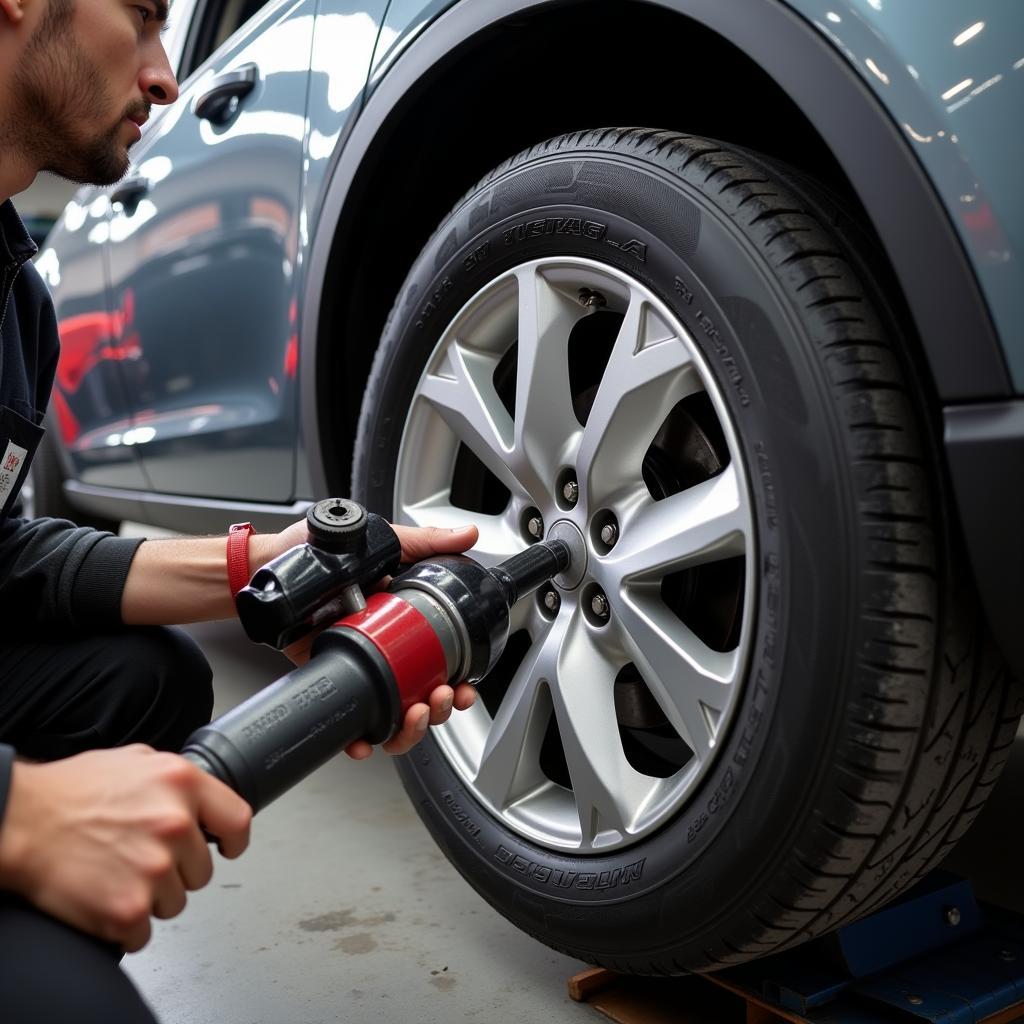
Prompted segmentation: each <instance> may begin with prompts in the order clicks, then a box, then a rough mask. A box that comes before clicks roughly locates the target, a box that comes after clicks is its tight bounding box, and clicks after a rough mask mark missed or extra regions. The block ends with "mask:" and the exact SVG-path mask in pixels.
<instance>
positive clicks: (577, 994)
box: [569, 967, 620, 1003]
mask: <svg viewBox="0 0 1024 1024" xmlns="http://www.w3.org/2000/svg"><path fill="white" fill-rule="evenodd" d="M619 977H620V975H618V974H616V973H615V972H614V971H609V970H608V969H607V968H605V967H591V968H590V969H589V970H586V971H580V973H579V974H574V975H573V976H572V977H571V978H570V979H569V998H570V999H574V1000H576V1002H577V1003H584V1002H586V1001H587V1000H588V999H589V998H590V997H591V996H592V995H595V994H596V993H598V992H600V991H601V989H604V988H607V987H608V986H609V985H612V984H614V983H615V981H616V980H617V979H618V978H619Z"/></svg>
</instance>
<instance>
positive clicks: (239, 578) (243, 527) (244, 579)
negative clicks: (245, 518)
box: [228, 523, 256, 597]
mask: <svg viewBox="0 0 1024 1024" xmlns="http://www.w3.org/2000/svg"><path fill="white" fill-rule="evenodd" d="M255 532H256V531H255V530H254V529H253V526H252V523H235V524H234V525H233V526H232V527H231V529H229V530H228V586H229V587H230V588H231V596H232V597H234V596H235V594H237V593H238V592H239V591H240V590H241V589H242V587H244V586H245V585H246V584H247V583H248V582H249V534H250V533H255Z"/></svg>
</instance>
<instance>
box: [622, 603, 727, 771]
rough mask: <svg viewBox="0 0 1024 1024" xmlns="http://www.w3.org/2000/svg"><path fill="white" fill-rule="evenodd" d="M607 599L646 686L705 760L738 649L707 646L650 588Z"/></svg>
mask: <svg viewBox="0 0 1024 1024" xmlns="http://www.w3.org/2000/svg"><path fill="white" fill-rule="evenodd" d="M608 597H609V601H610V603H611V607H612V615H613V616H614V620H615V621H616V622H617V624H618V626H619V628H620V632H621V633H622V634H623V644H624V646H625V647H626V649H627V650H628V651H629V653H630V657H631V659H632V661H633V663H634V664H635V665H636V666H637V668H638V669H639V671H640V675H641V676H643V679H644V682H645V683H646V684H647V688H648V689H649V690H650V691H651V694H652V696H653V697H654V699H655V700H656V701H657V702H658V704H659V705H660V706H661V709H662V711H663V712H664V713H665V716H666V718H668V720H669V723H670V724H671V726H672V728H674V729H675V730H676V732H678V733H679V735H680V736H681V737H682V738H683V739H684V740H685V741H686V743H687V744H688V745H689V746H690V749H691V750H693V752H694V754H695V755H696V757H697V758H698V761H699V762H700V763H703V762H704V761H705V760H706V759H707V758H708V757H709V756H710V754H711V750H712V748H713V746H714V743H715V738H716V733H717V728H718V723H719V721H720V719H721V716H722V714H723V712H724V710H725V708H726V706H727V704H728V701H729V697H730V695H731V693H732V688H733V686H734V684H735V681H736V672H737V666H738V654H737V652H736V651H724V652H723V651H715V650H712V649H711V648H710V647H708V646H707V644H705V643H704V642H703V641H701V640H700V639H699V638H698V637H697V636H696V635H695V634H694V633H693V631H692V630H690V629H688V628H687V627H686V626H685V625H684V624H683V623H682V622H680V621H679V619H677V618H676V616H674V615H673V614H672V612H671V611H669V609H668V608H667V607H666V606H665V605H664V603H663V602H662V601H661V599H660V595H659V594H658V592H657V590H655V589H654V588H648V587H643V588H637V592H625V593H621V592H620V593H617V594H615V593H609V595H608Z"/></svg>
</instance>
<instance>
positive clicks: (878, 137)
mask: <svg viewBox="0 0 1024 1024" xmlns="http://www.w3.org/2000/svg"><path fill="white" fill-rule="evenodd" d="M740 6H742V12H741V11H740V10H739V7H740ZM497 7H498V5H490V4H487V5H484V4H475V3H472V2H470V0H463V2H461V3H458V4H456V5H454V6H453V7H452V8H450V9H449V10H448V11H447V12H446V13H445V14H444V15H442V16H441V17H439V18H438V19H437V20H435V21H434V22H433V23H432V24H431V25H430V26H428V27H427V28H426V29H425V30H424V31H423V32H422V33H421V34H420V35H419V36H418V37H417V38H415V39H414V40H413V41H412V43H411V44H410V45H409V46H407V47H406V48H405V49H404V51H403V52H402V54H401V55H400V56H399V57H398V58H397V59H396V60H395V61H394V63H393V64H392V65H391V67H390V69H389V70H388V72H387V73H386V74H385V75H384V76H383V77H382V78H381V80H380V81H379V82H378V83H377V84H376V86H375V88H374V89H373V91H372V92H371V93H370V95H369V98H368V99H367V101H366V104H365V107H364V109H363V111H362V113H361V114H360V116H359V118H358V119H357V120H356V121H355V123H354V124H353V126H352V129H351V131H350V133H349V134H348V137H347V139H346V140H345V142H344V145H342V146H340V147H339V149H338V152H337V153H336V156H335V158H334V166H333V167H332V170H331V173H330V174H329V176H328V179H327V180H328V182H329V184H328V185H327V187H326V189H325V190H324V193H323V195H322V197H321V198H320V200H319V201H318V202H317V203H316V205H315V206H314V208H313V209H312V210H311V211H310V221H311V223H313V224H315V225H316V229H315V233H314V235H313V239H312V242H311V246H310V252H309V258H308V261H307V268H306V281H307V285H306V289H305V297H304V304H303V323H304V325H305V326H304V336H305V339H306V342H305V344H306V347H307V351H306V353H304V358H303V360H302V367H301V371H300V372H301V374H302V380H301V384H302V393H303V395H305V396H307V397H306V401H304V402H303V432H304V438H305V444H306V449H307V455H308V459H309V469H310V475H311V479H312V484H313V487H314V489H315V491H316V493H328V492H333V491H339V488H340V489H341V490H344V489H345V488H346V487H347V486H348V484H349V473H350V467H351V449H352V443H353V440H354V438H355V428H356V421H357V418H358V413H359V404H360V400H361V397H362V393H363V388H364V385H365V382H366V378H367V376H368V374H369V369H370V364H371V362H372V359H373V355H374V352H375V349H376V339H377V338H378V337H379V335H380V333H381V330H382V328H383V326H384V323H385V321H386V318H387V315H388V312H389V311H390V308H391V305H392V303H393V301H394V298H395V296H396V294H397V292H398V289H399V287H400V285H401V282H402V280H403V279H404V277H405V274H406V272H407V271H408V268H409V266H411V264H412V262H413V261H414V260H415V258H416V255H417V254H418V253H419V251H420V249H421V248H422V247H423V245H424V244H425V242H426V240H427V239H428V238H429V237H430V235H431V233H432V232H433V230H434V229H435V227H436V225H437V224H438V223H439V222H440V221H441V219H442V218H443V217H444V216H445V214H446V213H447V212H448V210H449V209H450V208H451V207H452V206H453V205H454V204H455V203H456V202H457V201H458V200H459V198H460V197H461V196H462V195H463V194H464V192H465V191H466V190H467V189H468V188H470V187H472V185H473V184H474V182H476V181H477V180H478V179H479V178H480V177H482V176H483V175H484V174H486V173H487V172H488V171H489V170H490V169H491V168H493V167H494V166H496V165H498V164H500V163H501V162H502V161H503V160H505V159H507V158H509V157H511V156H513V155H514V154H515V153H517V152H519V151H520V150H521V149H524V148H526V147H527V146H529V145H531V144H533V143H536V142H540V141H542V140H543V139H545V138H548V137H551V136H554V135H557V134H560V133H563V132H568V131H573V130H577V129H579V130H583V129H587V128H594V127H601V126H611V125H615V124H644V125H646V126H649V127H656V128H667V129H675V130H686V131H688V132H693V133H695V134H708V135H711V136H713V137H717V138H722V139H724V140H726V141H728V142H731V143H733V144H738V145H742V146H746V147H748V148H751V149H757V150H760V151H762V152H766V153H768V154H770V155H774V156H776V157H780V158H782V159H784V160H787V161H788V162H790V163H791V164H794V165H795V166H797V167H798V168H799V169H800V170H802V171H805V172H807V173H810V174H812V175H814V176H815V177H817V178H819V179H820V180H822V181H824V182H825V183H826V184H827V185H829V186H830V187H831V188H832V189H834V190H835V191H837V192H839V193H840V194H841V195H843V196H844V198H845V199H846V200H847V201H848V202H850V203H852V204H854V205H855V206H856V207H859V212H861V213H862V214H863V218H864V221H865V223H866V225H867V226H868V227H869V228H870V229H872V230H873V231H874V233H875V234H876V236H877V238H878V240H879V241H880V243H881V248H882V250H883V251H884V253H885V254H886V256H887V257H888V260H889V267H888V268H885V269H886V271H887V274H883V277H885V276H888V277H889V278H890V281H891V287H890V288H889V291H890V294H889V296H888V297H889V299H890V301H892V302H893V304H894V306H895V307H896V309H897V313H898V314H902V318H903V320H904V326H905V328H906V329H907V331H908V333H909V334H910V335H911V336H912V338H913V343H914V344H919V345H920V347H921V349H922V350H923V352H924V353H925V356H926V359H927V363H928V367H929V369H930V372H931V378H932V379H931V383H932V385H933V386H934V389H935V392H936V393H937V395H938V396H939V398H940V399H941V400H942V401H943V402H953V401H969V400H980V399H983V398H990V397H995V396H1000V395H1008V394H1009V393H1010V386H1009V382H1008V377H1007V373H1006V368H1005V364H1004V361H1003V357H1002V354H1001V351H1000V348H999V345H998V341H997V339H996V336H995V333H994V330H993V327H992V324H991V320H990V317H989V314H988V310H987V308H986V306H985V303H984V300H983V299H982V297H981V293H980V290H979V288H978V285H977V282H976V280H975V278H974V275H973V272H972V270H971V268H970V265H969V263H968V261H967V259H966V256H965V254H964V252H963V249H962V247H961V244H960V242H959V240H958V238H957V236H956V234H955V232H954V230H953V228H952V226H951V225H950V223H949V220H948V217H947V214H946V212H945V210H944V209H943V207H942V205H941V203H940V202H939V199H938V197H937V196H936V194H935V192H934V190H933V188H932V186H931V184H930V183H929V181H928V179H927V178H926V176H925V175H924V172H923V171H922V169H921V167H920V165H919V164H918V162H917V160H916V158H915V156H914V154H913V153H912V151H911V150H910V149H909V147H908V145H907V143H906V141H905V139H904V138H903V137H902V135H901V133H900V131H899V130H898V128H897V126H896V125H894V123H893V122H892V120H891V119H890V118H889V116H888V115H887V113H886V112H885V111H884V109H883V108H882V107H881V106H880V105H879V103H878V100H877V99H876V98H875V97H874V96H873V95H872V93H871V92H870V90H869V89H868V88H867V86H866V85H865V84H864V83H863V82H862V81H861V79H860V78H859V76H858V75H857V74H856V72H855V71H854V70H853V69H852V68H851V67H850V65H849V64H848V62H847V61H846V60H845V59H844V58H843V57H842V56H841V55H840V54H839V53H838V52H837V51H836V50H835V49H834V48H833V47H832V46H831V45H830V44H829V43H828V41H827V40H826V39H824V37H822V36H821V35H820V34H819V33H818V32H817V31H816V30H814V29H813V28H812V27H811V26H810V25H809V24H808V23H807V22H806V21H804V20H803V19H802V18H800V17H799V16H798V15H796V14H794V13H793V12H792V11H791V10H790V9H789V8H787V7H785V6H784V5H783V4H782V3H780V2H779V0H748V2H747V3H744V4H743V5H730V4H719V3H717V2H716V0H614V2H609V3H605V4H601V5H600V6H599V7H598V6H597V5H587V4H585V3H584V2H582V0H565V2H551V0H506V2H505V3H504V4H502V5H500V7H501V11H500V13H499V11H498V10H497ZM613 33H614V34H613ZM609 40H612V42H609ZM723 67H727V71H725V72H723V70H722V69H723ZM726 73H727V74H728V75H729V77H730V82H729V83H728V86H725V85H724V83H723V82H722V75H723V74H726ZM796 154H798V156H797V158H796V159H794V155H796ZM908 228H909V230H908ZM922 252H927V253H928V254H929V258H928V260H927V261H922V260H921V259H920V254H921V253H922ZM965 338H970V339H971V343H970V345H969V346H968V345H967V344H965V343H964V342H963V340H962V339H965ZM338 339H341V341H340V342H339V341H338ZM310 398H312V400H310ZM339 493H340V491H339Z"/></svg>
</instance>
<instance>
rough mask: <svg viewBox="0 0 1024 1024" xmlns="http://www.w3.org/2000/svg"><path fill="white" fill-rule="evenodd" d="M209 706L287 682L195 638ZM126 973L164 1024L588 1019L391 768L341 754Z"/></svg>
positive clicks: (258, 829) (230, 633)
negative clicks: (205, 668) (464, 874)
mask: <svg viewBox="0 0 1024 1024" xmlns="http://www.w3.org/2000/svg"><path fill="white" fill-rule="evenodd" d="M192 632H193V635H194V636H195V637H196V638H197V640H198V641H199V642H200V644H201V645H202V647H203V648H204V650H205V651H206V653H207V656H208V657H209V658H210V661H211V663H212V665H213V667H214V679H215V682H216V690H217V711H218V712H219V711H222V710H226V709H227V708H229V707H232V706H233V705H234V704H237V703H238V702H239V701H241V700H243V699H244V698H245V697H246V696H248V695H249V694H250V693H252V692H254V691H255V690H257V689H258V688H259V687H261V686H264V685H266V684H267V683H269V682H270V681H272V680H273V679H275V678H277V676H279V675H280V674H281V673H282V672H283V671H287V668H288V665H289V663H288V662H287V661H285V660H284V658H283V657H282V656H280V655H277V654H275V653H274V652H273V651H270V650H267V649H263V648H256V647H254V646H253V645H252V644H250V643H249V642H248V641H247V640H246V639H245V638H244V636H243V635H242V633H241V630H240V627H239V626H238V625H237V624H235V623H215V624H209V625H204V626H199V627H194V628H193V630H192ZM124 966H125V969H126V970H127V972H128V973H129V974H130V975H131V977H132V978H133V980H134V981H135V983H136V985H137V986H138V988H139V989H140V991H141V992H142V994H143V996H144V997H145V998H146V1000H147V1001H148V1002H149V1004H150V1005H151V1006H152V1007H153V1009H154V1011H155V1012H156V1013H157V1015H158V1016H159V1018H160V1020H161V1021H162V1022H163V1024H342V1022H344V1024H363V1022H371V1021H373V1022H375V1024H379V1022H381V1021H387V1022H389V1024H404V1022H410V1024H413V1022H415V1024H432V1022H438V1024H440V1022H452V1021H477V1022H480V1024H489V1022H493V1021H496V1020H500V1019H502V1018H505V1017H510V1018H514V1019H515V1020H516V1021H517V1022H522V1024H532V1022H536V1024H541V1022H543V1024H561V1022H582V1021H587V1020H593V1019H594V1011H593V1010H590V1009H587V1008H586V1007H583V1006H580V1005H579V1004H576V1003H573V1002H571V1001H570V1000H569V998H568V996H567V995H566V979H567V978H569V976H570V975H572V974H575V973H576V972H577V971H578V970H580V969H581V967H582V966H583V965H581V964H580V963H579V962H578V961H575V960H571V959H569V958H568V957H565V956H561V955H560V954H557V953H554V952H552V951H551V950H549V949H547V948H546V947H544V946H542V945H540V944H539V943H537V942H535V941H534V940H532V939H529V938H527V937H526V936H525V935H523V934H522V933H521V932H519V931H517V930H516V929H515V928H513V927H512V925H511V924H509V923H508V922H507V921H506V920H505V919H504V918H503V917H501V916H500V915H499V914H498V913H496V912H495V911H494V910H492V909H491V907H490V906H488V904H486V903H485V902H484V901H483V900H482V899H481V898H480V897H479V896H477V894H476V893H475V892H474V891H473V890H472V889H471V888H470V887H469V885H468V884H467V883H466V882H464V881H463V880H462V878H461V877H460V876H459V875H458V874H457V872H456V871H455V869H454V868H452V867H451V866H450V865H449V864H448V862H447V861H446V860H445V858H444V857H443V856H442V855H441V854H440V853H439V852H438V850H437V847H436V846H435V845H434V842H433V840H432V839H431V838H430V837H429V835H428V834H427V831H426V829H425V828H424V827H423V826H422V825H421V824H420V821H419V818H418V817H417V816H416V814H415V813H414V811H413V810H412V808H411V806H410V805H409V803H408V801H407V799H406V797H405V794H404V792H403V790H402V787H401V784H400V783H399V781H398V776H397V774H396V773H395V770H394V766H393V764H392V763H391V759H390V758H389V757H388V756H387V755H385V754H383V753H381V752H380V751H377V752H376V753H375V754H374V756H373V757H372V758H370V760H369V761H365V762H358V763H357V762H354V761H351V760H350V759H348V758H346V757H339V758H337V759H336V760H335V761H333V762H331V763H329V764H327V765H325V766H324V767H323V768H321V769H320V770H319V771H317V772H316V773H314V774H313V775H312V776H310V777H309V778H308V779H307V780H306V781H305V782H304V783H303V784H302V785H300V786H298V787H297V788H296V789H294V790H292V791H291V792H290V793H288V794H286V795H285V796H284V797H283V798H282V799H280V800H279V801H277V803H275V804H273V805H271V806H270V807H269V808H267V809H266V810H265V811H263V812H262V813H261V814H260V815H259V816H258V817H257V818H256V819H255V820H254V822H253V832H252V843H251V845H250V847H249V850H248V851H247V852H246V853H245V854H244V855H243V856H242V857H241V858H240V859H238V860H236V861H228V860H223V859H220V858H218V859H217V864H216V871H215V874H214V879H213V881H212V882H211V883H210V885H209V886H208V887H207V888H206V889H204V890H202V891H201V892H198V893H193V894H192V895H191V897H190V900H189V906H188V908H187V910H186V911H185V912H184V914H182V915H181V916H180V917H178V918H176V919H175V920H173V921H166V922H161V921H158V922H156V926H155V929H154V933H153V939H152V941H151V942H150V944H149V945H148V946H147V947H146V948H145V949H144V950H142V951H141V952H140V953H137V954H134V955H132V956H129V957H126V958H125V960H124Z"/></svg>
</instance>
